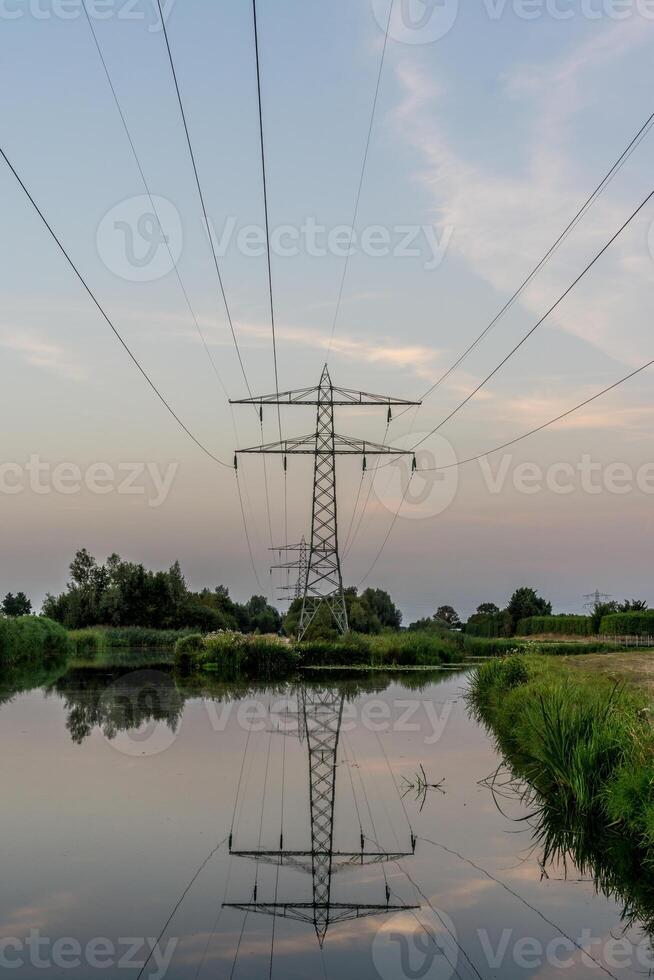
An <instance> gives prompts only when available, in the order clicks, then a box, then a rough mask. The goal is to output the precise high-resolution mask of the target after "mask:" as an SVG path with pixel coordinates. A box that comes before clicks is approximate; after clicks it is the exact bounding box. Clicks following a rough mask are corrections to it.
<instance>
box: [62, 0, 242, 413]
mask: <svg viewBox="0 0 654 980" xmlns="http://www.w3.org/2000/svg"><path fill="white" fill-rule="evenodd" d="M82 8H83V10H84V15H85V17H86V21H87V23H88V25H89V30H90V32H91V36H92V38H93V42H94V45H95V48H96V51H97V52H98V55H99V58H100V62H101V63H102V68H103V69H104V73H105V76H106V79H107V82H108V84H109V88H110V90H111V94H112V97H113V100H114V103H115V105H116V109H117V110H118V115H119V116H120V121H121V123H122V127H123V129H124V131H125V136H126V137H127V141H128V143H129V146H130V149H131V152H132V156H133V158H134V162H135V164H136V166H137V169H138V172H139V174H140V177H141V183H142V184H143V189H144V190H145V193H146V196H147V198H148V200H149V202H150V207H151V208H152V212H153V214H154V217H155V218H156V221H157V225H158V227H159V232H160V234H161V241H162V243H163V244H164V245H165V247H166V250H167V251H168V255H169V257H170V262H171V265H172V268H173V271H174V273H175V277H176V279H177V282H178V283H179V287H180V289H181V291H182V295H183V297H184V301H185V303H186V306H187V307H188V311H189V313H190V314H191V318H192V320H193V323H194V324H195V329H196V331H197V333H198V336H199V338H200V341H201V342H202V346H203V347H204V350H205V353H206V355H207V357H208V358H209V362H210V364H211V368H212V370H213V373H214V374H215V376H216V379H217V380H218V383H219V384H220V387H221V388H222V390H223V393H224V395H225V398H227V399H228V400H229V395H228V393H227V389H226V388H225V384H224V382H223V379H222V377H221V375H220V372H219V370H218V367H217V365H216V361H215V359H214V356H213V354H212V353H211V350H210V349H209V345H208V344H207V341H206V338H205V336H204V333H203V332H202V328H201V326H200V323H199V320H198V317H197V316H196V314H195V311H194V309H193V306H192V305H191V300H190V297H189V294H188V290H187V289H186V286H185V285H184V282H183V281H182V277H181V274H180V271H179V267H178V264H177V262H176V261H175V259H174V257H173V254H172V249H171V247H170V241H169V239H168V236H167V235H166V233H165V231H164V229H163V226H162V224H161V219H160V217H159V212H158V210H157V206H156V204H155V203H154V198H153V195H152V191H151V190H150V185H149V183H148V180H147V178H146V176H145V172H144V170H143V166H142V164H141V160H140V158H139V155H138V152H137V150H136V145H135V143H134V138H133V136H132V133H131V131H130V128H129V126H128V123H127V118H126V116H125V112H124V110H123V107H122V105H121V102H120V99H119V97H118V92H117V91H116V86H115V85H114V83H113V79H112V77H111V73H110V72H109V66H108V65H107V62H106V59H105V57H104V54H103V52H102V47H101V45H100V41H99V40H98V35H97V32H96V30H95V27H94V26H93V21H92V19H91V17H90V16H89V12H88V9H87V6H86V0H82ZM230 409H231V411H232V421H234V411H233V408H232V406H231V404H230Z"/></svg>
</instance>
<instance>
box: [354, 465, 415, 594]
mask: <svg viewBox="0 0 654 980" xmlns="http://www.w3.org/2000/svg"><path fill="white" fill-rule="evenodd" d="M412 479H413V473H412V474H411V476H410V477H409V479H408V480H407V485H406V487H405V488H404V493H403V494H402V496H401V498H400V502H399V504H398V505H397V510H396V511H395V513H394V514H393V520H392V521H391V524H390V527H389V528H388V531H387V532H386V537H385V538H384V540H383V541H382V543H381V546H380V548H379V551H378V552H377V554H376V555H375V558H374V560H373V562H372V564H371V565H370V568H369V569H368V571H367V572H366V574H365V575H364V576H363V578H362V579H361V580H360V581H359V582H357V589H360V588H361V586H362V585H363V583H364V582H365V581H366V579H367V578H368V576H369V575H371V574H372V572H373V570H374V569H375V567H376V565H377V562H378V561H379V559H380V558H381V556H382V552H383V551H384V548H385V547H386V545H387V544H388V539H389V538H390V536H391V534H392V533H393V530H394V528H395V525H396V524H397V519H398V517H399V516H400V511H401V510H402V505H403V503H404V501H405V500H406V498H407V495H408V493H409V487H410V486H411V480H412Z"/></svg>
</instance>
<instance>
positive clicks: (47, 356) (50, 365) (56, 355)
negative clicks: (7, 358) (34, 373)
mask: <svg viewBox="0 0 654 980" xmlns="http://www.w3.org/2000/svg"><path fill="white" fill-rule="evenodd" d="M0 347H3V348H4V349H5V350H10V351H13V352H14V353H15V354H18V355H19V356H20V357H21V358H22V359H23V360H24V361H25V362H26V363H27V364H29V365H30V366H31V367H35V368H39V369H40V370H43V371H49V372H50V373H52V374H56V375H58V376H59V377H61V378H66V379H67V380H70V381H82V380H83V379H84V378H85V377H86V371H85V370H84V369H83V368H82V366H81V365H80V364H79V362H78V361H77V360H76V359H75V357H74V356H72V355H71V354H70V352H69V351H66V350H65V348H63V347H60V346H59V345H58V344H53V343H52V342H51V341H47V340H43V339H42V338H41V337H39V336H38V335H37V334H35V333H34V332H32V331H27V330H22V329H21V330H19V329H17V328H14V327H2V326H0Z"/></svg>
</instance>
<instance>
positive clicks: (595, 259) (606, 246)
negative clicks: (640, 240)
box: [411, 190, 654, 449]
mask: <svg viewBox="0 0 654 980" xmlns="http://www.w3.org/2000/svg"><path fill="white" fill-rule="evenodd" d="M653 197H654V190H652V191H650V192H649V194H648V195H647V197H645V198H644V200H643V201H641V203H640V204H639V205H638V207H637V208H636V209H635V211H632V213H631V214H630V215H629V217H628V218H627V219H626V221H624V222H623V223H622V224H621V225H620V227H619V228H618V230H617V231H616V232H615V233H614V234H613V235H611V237H610V238H609V240H608V241H607V242H606V243H605V244H604V245H603V246H602V248H601V249H600V250H599V252H597V253H596V254H595V256H594V257H593V258H592V259H591V260H590V262H588V264H587V265H586V266H585V268H584V269H583V270H582V271H581V272H580V273H579V275H578V276H577V277H576V278H575V279H573V281H572V282H571V283H570V285H569V286H568V287H567V289H565V290H564V291H563V292H562V293H561V295H560V296H559V298H558V299H557V300H556V301H555V302H554V303H552V305H551V306H550V307H549V309H548V310H547V311H546V312H545V313H544V314H543V315H542V316H541V317H540V319H539V320H537V321H536V323H535V324H534V325H533V327H531V329H530V330H528V331H527V333H526V334H525V335H524V336H523V337H522V338H521V339H520V340H519V341H518V343H517V344H516V345H515V346H514V347H513V348H512V349H511V350H510V351H509V353H508V354H507V355H506V356H505V357H503V358H502V360H501V361H500V362H499V364H497V365H496V366H495V367H494V368H493V370H492V371H491V372H490V373H489V374H487V375H486V377H485V378H484V379H483V380H482V381H480V382H479V384H478V385H477V386H476V388H474V389H473V390H472V391H471V392H470V393H469V394H468V395H466V397H465V398H464V399H463V400H462V401H461V402H459V404H458V405H457V406H456V408H454V409H453V410H452V411H451V412H450V413H449V415H446V416H445V418H444V419H442V421H441V422H439V423H438V425H437V426H435V427H434V428H433V429H432V430H431V431H430V432H428V433H427V435H425V436H423V437H422V439H419V440H418V442H416V443H415V444H414V445H413V446H412V447H411V448H412V449H417V448H418V446H421V445H422V444H423V442H426V440H427V439H429V438H430V436H432V435H434V433H436V432H438V431H439V430H440V429H442V428H443V426H444V425H446V424H447V423H448V422H449V421H450V420H451V419H452V418H454V416H455V415H456V414H457V413H458V412H460V411H461V409H462V408H463V407H464V406H465V405H467V404H468V402H469V401H471V400H472V399H473V398H474V397H475V395H477V394H478V392H480V391H481V389H482V388H484V387H485V385H487V384H488V382H489V381H490V380H491V378H494V377H495V375H496V374H497V373H498V371H500V370H501V368H503V367H504V365H505V364H506V363H507V362H508V361H509V360H510V359H511V358H512V357H513V355H514V354H515V353H517V351H519V350H520V348H521V347H522V345H523V344H525V343H526V342H527V340H529V338H530V337H531V336H532V335H533V334H534V333H535V332H536V330H538V328H539V327H540V326H541V324H542V323H544V321H545V320H546V319H547V318H548V316H550V314H551V313H553V312H554V310H556V309H557V307H558V306H560V305H561V303H562V302H563V300H564V299H565V298H566V296H568V295H569V294H570V293H571V292H572V290H573V289H574V288H575V286H576V285H577V284H578V283H579V282H580V281H581V280H582V279H583V278H584V276H585V275H587V273H588V272H590V270H591V269H592V268H593V266H594V265H595V264H596V263H597V262H598V261H599V259H600V258H601V257H602V256H603V255H604V253H605V252H606V251H608V249H609V248H610V247H611V245H613V243H614V242H615V241H616V239H617V238H619V237H620V235H621V234H622V232H623V231H624V230H625V228H627V227H628V226H629V225H630V224H631V222H632V221H633V220H634V218H636V217H637V215H638V214H640V212H641V211H642V210H643V208H644V207H645V206H646V205H647V204H648V203H649V202H650V201H651V199H652V198H653Z"/></svg>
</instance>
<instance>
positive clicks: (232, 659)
mask: <svg viewBox="0 0 654 980" xmlns="http://www.w3.org/2000/svg"><path fill="white" fill-rule="evenodd" d="M298 661H299V658H298V656H297V653H296V652H295V651H294V649H293V647H292V645H291V643H290V642H289V641H288V640H284V639H281V638H280V637H278V636H258V635H256V634H250V635H246V634H244V633H233V632H223V633H214V634H209V635H208V636H202V635H201V634H200V633H192V634H191V635H189V636H185V637H182V638H181V639H179V640H178V641H177V643H176V644H175V666H176V667H177V668H178V670H180V671H181V672H182V673H184V674H187V675H188V674H192V673H193V672H194V671H220V672H222V673H225V674H230V675H235V674H244V675H248V676H252V677H261V678H267V677H275V676H280V675H283V674H285V673H288V672H289V671H291V670H293V669H294V668H295V667H297V666H298Z"/></svg>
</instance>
